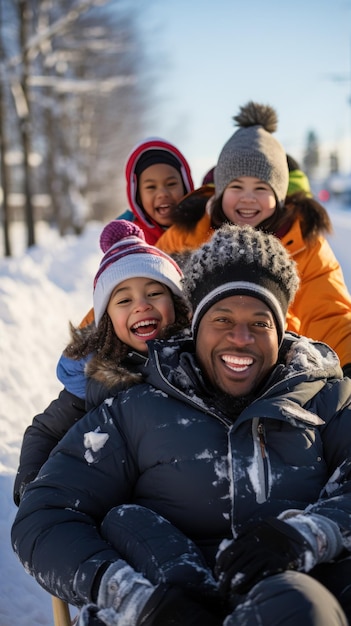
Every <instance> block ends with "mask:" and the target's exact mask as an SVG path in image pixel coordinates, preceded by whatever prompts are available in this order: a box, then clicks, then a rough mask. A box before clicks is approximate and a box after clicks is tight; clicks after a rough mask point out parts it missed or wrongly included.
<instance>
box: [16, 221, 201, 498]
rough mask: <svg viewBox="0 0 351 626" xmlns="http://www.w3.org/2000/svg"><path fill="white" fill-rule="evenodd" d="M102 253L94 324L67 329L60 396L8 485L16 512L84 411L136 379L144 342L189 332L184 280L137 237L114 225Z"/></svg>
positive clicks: (39, 422) (28, 440)
mask: <svg viewBox="0 0 351 626" xmlns="http://www.w3.org/2000/svg"><path fill="white" fill-rule="evenodd" d="M100 245H101V248H102V250H103V252H104V256H103V258H102V260H101V263H100V267H99V269H98V272H97V274H96V276H95V279H94V292H93V302H94V318H95V320H94V322H93V323H92V324H90V325H88V326H85V327H81V326H80V327H78V328H74V327H73V326H71V334H72V339H71V342H70V343H69V345H68V346H67V347H66V349H65V351H64V353H63V355H62V357H61V358H60V360H59V363H58V366H57V376H58V378H59V380H60V381H61V382H62V383H63V385H64V389H63V391H61V393H60V395H59V397H58V398H57V399H56V400H54V401H53V402H51V404H50V405H49V407H48V408H47V409H45V411H44V412H43V413H42V414H39V415H37V416H35V417H34V419H33V422H32V424H31V426H29V427H28V428H27V430H26V432H25V434H24V438H23V443H22V449H21V455H20V464H19V469H18V472H17V476H16V479H15V485H14V501H15V503H16V504H17V505H18V504H19V501H20V499H21V497H22V494H23V492H24V489H25V487H26V485H27V484H28V482H30V481H31V480H33V479H34V478H35V477H36V475H37V473H38V471H39V469H40V467H41V466H42V465H43V463H44V462H45V461H46V460H47V458H48V456H49V454H50V452H51V450H52V449H53V448H54V447H55V445H56V444H57V443H58V441H59V440H60V439H61V438H62V437H63V435H64V434H65V433H66V432H67V430H68V429H69V428H70V427H71V426H72V424H73V423H75V422H76V421H77V420H78V419H80V418H81V417H82V416H83V415H84V414H85V413H86V410H87V409H88V408H90V407H91V406H97V405H98V404H100V402H102V401H103V400H104V399H105V397H106V396H111V395H113V394H116V393H118V391H120V390H121V389H122V388H126V387H129V386H131V385H133V384H135V383H137V382H140V381H141V379H142V375H141V373H140V372H141V369H142V366H143V363H144V361H145V355H146V354H147V343H146V342H147V341H149V340H152V339H156V338H158V337H169V336H171V335H173V334H177V332H179V331H181V330H182V329H185V328H186V327H187V326H188V324H189V310H188V306H187V305H186V304H185V301H184V299H183V297H182V286H181V279H182V276H183V274H182V272H181V270H180V268H179V266H178V265H177V264H176V263H175V261H174V260H173V259H172V258H171V257H169V256H168V255H167V254H165V253H164V252H162V251H161V250H158V249H157V248H155V247H154V246H152V245H150V244H148V243H146V241H145V236H144V233H143V231H142V230H141V229H140V228H139V227H138V226H137V225H136V224H133V223H131V222H128V221H126V220H114V221H113V222H110V223H109V224H107V226H105V228H104V230H103V231H102V233H101V237H100Z"/></svg>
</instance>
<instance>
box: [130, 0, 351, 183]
mask: <svg viewBox="0 0 351 626" xmlns="http://www.w3.org/2000/svg"><path fill="white" fill-rule="evenodd" d="M146 7H147V9H146V10H145V8H146ZM142 23H143V26H142V28H143V32H144V35H145V40H146V42H147V47H148V49H149V51H150V54H151V55H153V57H154V62H155V67H156V68H157V69H158V71H159V76H158V87H157V94H158V97H157V99H156V101H157V102H158V106H157V108H156V109H155V115H154V120H153V121H152V122H150V125H149V129H148V130H149V131H150V132H149V134H154V135H161V136H163V137H165V138H166V139H169V140H171V141H173V142H174V143H175V144H176V145H177V146H178V147H179V149H181V150H182V151H183V152H184V154H185V156H186V157H187V158H188V160H189V162H190V164H191V167H192V171H193V174H194V178H195V183H196V184H198V183H199V182H200V179H201V176H202V174H203V173H205V171H206V170H207V169H208V168H209V167H210V166H211V165H212V164H214V163H215V162H216V160H217V157H218V155H219V152H220V150H221V148H222V146H223V145H224V143H225V142H226V141H227V139H228V138H229V137H230V136H231V134H232V133H233V132H234V130H235V128H234V125H233V122H232V116H233V115H235V114H236V113H237V112H238V110H239V107H240V106H241V105H243V104H245V103H246V102H247V101H249V100H256V101H258V102H262V103H265V104H270V105H272V106H273V107H274V108H275V109H276V111H277V113H278V119H279V124H278V131H277V133H276V135H275V136H276V137H277V139H279V140H280V141H281V142H282V144H283V145H284V147H285V148H286V150H287V151H288V152H289V153H290V154H292V155H293V156H294V157H295V158H297V159H298V160H300V159H301V158H302V153H303V150H304V147H305V145H306V137H307V133H308V132H309V131H310V130H313V131H314V132H315V133H316V134H317V137H318V139H319V141H320V143H321V145H322V157H324V156H325V163H326V162H327V158H326V156H327V154H329V152H330V151H331V150H333V149H339V154H340V159H341V166H342V169H344V170H351V143H350V136H351V0H294V2H292V3H291V2H284V0H240V1H237V0H211V1H210V0H202V1H200V0H192V1H190V0H177V1H175V0H148V3H147V5H144V9H143V20H142ZM335 79H340V80H335ZM346 138H348V144H347V148H345V145H344V144H345V139H346Z"/></svg>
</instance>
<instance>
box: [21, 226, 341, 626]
mask: <svg viewBox="0 0 351 626" xmlns="http://www.w3.org/2000/svg"><path fill="white" fill-rule="evenodd" d="M184 274H185V279H184V289H185V293H186V295H187V296H188V298H189V300H190V301H191V304H192V307H193V318H192V334H193V339H183V340H179V339H176V338H175V339H174V340H169V341H155V342H151V343H150V345H149V354H148V361H147V364H146V366H145V371H144V381H145V382H143V383H141V384H137V385H135V386H134V387H133V388H131V389H129V390H128V391H125V392H122V393H121V394H119V395H118V397H116V398H110V399H108V400H106V401H105V402H104V403H103V404H102V405H101V407H99V408H98V409H95V410H93V411H91V412H90V413H88V414H87V415H86V416H85V417H84V418H83V419H82V420H80V421H79V423H78V424H77V425H75V426H73V427H72V428H71V429H70V431H69V432H68V433H67V435H65V437H64V438H63V440H62V441H61V442H60V444H59V445H58V446H57V447H56V449H55V450H54V452H53V453H52V455H51V457H50V459H49V460H48V461H47V463H46V464H45V465H44V467H43V468H42V470H41V471H40V473H39V476H38V478H37V479H36V481H34V482H33V483H31V484H30V485H29V486H28V487H27V489H26V492H25V494H24V497H23V500H22V501H21V503H20V506H19V510H18V514H17V516H16V520H15V522H14V524H13V529H12V542H13V547H14V550H15V551H16V553H17V554H18V556H19V558H20V560H21V561H22V563H23V564H24V566H25V567H26V569H27V571H29V572H30V573H31V574H32V575H33V576H35V578H36V579H37V580H38V582H39V583H40V584H41V585H42V586H43V587H44V588H45V589H47V590H48V591H50V593H53V594H55V595H58V596H59V597H61V598H63V599H64V600H66V601H67V602H70V603H71V604H75V605H76V606H78V607H82V611H81V615H80V625H82V626H86V625H89V626H92V625H98V624H99V625H101V624H105V625H107V626H180V625H182V626H197V625H198V626H200V625H201V626H203V625H206V626H220V625H221V624H225V626H236V625H240V626H242V625H244V624H245V625H246V626H276V625H278V624H284V625H286V626H292V625H294V626H295V625H296V624H297V623H298V624H299V626H346V625H347V624H348V623H349V621H348V620H350V619H351V588H350V585H349V579H350V573H351V560H350V557H349V551H350V546H351V525H350V519H351V480H350V478H351V476H350V474H351V461H350V458H351V429H350V419H351V380H350V379H347V378H343V376H342V370H341V368H340V363H339V360H338V358H337V356H336V354H335V353H334V352H333V351H332V350H331V349H330V348H329V347H328V346H327V345H325V344H321V343H319V342H314V341H312V340H309V339H306V338H305V337H299V336H297V335H292V334H285V332H284V331H285V315H286V311H287V308H288V306H289V304H290V302H291V301H292V299H293V297H294V294H295V292H296V289H297V287H298V277H297V274H296V268H295V263H294V262H293V261H292V260H291V259H290V257H289V256H288V253H287V252H286V251H285V249H284V248H283V246H282V245H281V244H280V243H279V241H278V240H277V238H276V237H273V236H270V235H267V234H264V233H263V232H259V231H255V230H253V229H251V228H250V227H248V226H245V227H242V228H240V227H237V226H229V225H228V226H224V227H222V228H221V229H219V230H218V231H217V232H216V233H215V235H214V236H213V238H212V239H211V241H210V242H209V243H207V244H205V245H204V246H202V248H200V249H199V250H198V251H196V252H194V253H193V255H192V257H191V260H190V262H189V265H188V267H187V268H185V271H184Z"/></svg>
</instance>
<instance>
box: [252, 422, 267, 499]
mask: <svg viewBox="0 0 351 626" xmlns="http://www.w3.org/2000/svg"><path fill="white" fill-rule="evenodd" d="M252 436H253V441H254V449H255V450H254V458H255V459H256V462H257V478H258V484H257V490H256V501H257V502H258V504H262V503H263V502H266V500H267V498H268V496H269V461H268V457H267V453H266V442H265V431H264V425H263V423H262V422H260V420H259V418H258V417H254V418H253V420H252Z"/></svg>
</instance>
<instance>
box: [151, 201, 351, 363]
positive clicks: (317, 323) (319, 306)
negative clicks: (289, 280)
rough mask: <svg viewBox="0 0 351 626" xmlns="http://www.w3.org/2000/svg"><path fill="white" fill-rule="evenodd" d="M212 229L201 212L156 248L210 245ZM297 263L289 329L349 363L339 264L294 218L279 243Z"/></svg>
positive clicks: (348, 316)
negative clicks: (305, 236)
mask: <svg viewBox="0 0 351 626" xmlns="http://www.w3.org/2000/svg"><path fill="white" fill-rule="evenodd" d="M213 233H214V229H213V228H212V227H211V220H210V216H209V215H208V214H207V213H205V214H204V215H203V217H202V218H201V219H200V220H199V222H198V223H197V225H196V226H195V227H194V229H193V230H191V231H190V230H185V229H183V228H179V227H178V226H176V225H173V226H171V227H170V228H169V229H168V230H167V231H166V232H165V233H164V234H163V235H162V237H160V239H159V240H158V242H157V243H156V246H157V247H158V248H160V249H161V250H163V251H164V252H167V253H168V254H171V255H172V254H177V253H181V252H185V251H189V250H193V249H195V248H197V247H199V246H200V245H202V244H203V243H205V242H206V241H208V240H209V239H210V238H211V237H212V234H213ZM281 241H282V243H283V245H284V246H285V248H286V249H287V250H288V251H289V253H290V254H291V256H292V258H293V259H294V260H295V261H296V263H297V268H298V272H299V275H300V279H301V284H300V288H299V290H298V292H297V294H296V296H295V300H294V302H293V304H292V306H291V307H290V308H289V310H288V314H287V330H292V331H294V332H296V333H298V334H300V335H305V336H307V337H311V338H312V339H316V340H318V341H323V342H324V343H327V344H328V345H330V346H331V347H332V348H333V350H335V352H336V353H337V354H338V356H339V359H340V362H341V365H342V366H344V365H346V364H347V363H351V295H350V294H349V292H348V290H347V288H346V285H345V282H344V278H343V274H342V270H341V267H340V264H339V262H338V261H337V259H336V258H335V255H334V253H333V251H332V249H331V247H330V245H329V243H328V241H327V240H326V238H325V237H324V236H322V235H320V236H318V238H317V239H316V240H315V241H314V242H313V244H310V245H309V244H308V243H306V242H305V241H304V239H303V237H302V233H301V228H300V222H299V220H296V221H295V222H294V223H293V225H292V227H291V228H290V230H289V231H288V232H287V234H286V235H284V237H283V238H282V239H281Z"/></svg>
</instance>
